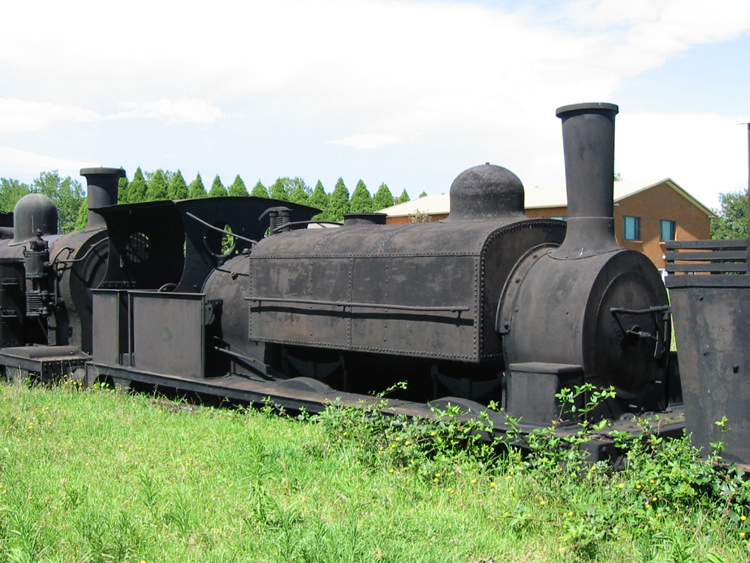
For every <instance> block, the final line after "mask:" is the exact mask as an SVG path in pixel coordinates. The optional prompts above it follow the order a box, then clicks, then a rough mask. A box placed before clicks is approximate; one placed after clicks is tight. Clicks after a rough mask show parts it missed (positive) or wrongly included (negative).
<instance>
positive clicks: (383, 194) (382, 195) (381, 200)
mask: <svg viewBox="0 0 750 563" xmlns="http://www.w3.org/2000/svg"><path fill="white" fill-rule="evenodd" d="M395 203H396V198H394V197H393V194H392V193H391V190H390V189H388V186H387V185H386V184H385V182H384V183H382V184H380V187H379V188H378V191H377V192H375V196H374V197H373V198H372V208H373V210H374V211H380V210H381V209H385V208H386V207H391V206H392V205H394V204H395Z"/></svg>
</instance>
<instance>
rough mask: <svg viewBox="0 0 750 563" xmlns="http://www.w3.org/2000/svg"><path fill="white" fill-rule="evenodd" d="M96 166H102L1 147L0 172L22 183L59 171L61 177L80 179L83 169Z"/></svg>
mask: <svg viewBox="0 0 750 563" xmlns="http://www.w3.org/2000/svg"><path fill="white" fill-rule="evenodd" d="M94 166H100V164H98V163H94V162H87V161H82V160H70V159H64V158H58V157H54V156H49V155H43V154H36V153H33V152H29V151H22V150H18V149H14V148H10V147H0V170H3V176H5V177H8V178H14V179H16V180H20V181H22V182H30V181H31V180H33V179H34V178H37V177H38V176H39V173H40V172H43V171H47V170H57V171H58V172H59V173H60V175H61V176H70V177H72V178H78V177H79V175H80V171H81V168H89V167H94Z"/></svg>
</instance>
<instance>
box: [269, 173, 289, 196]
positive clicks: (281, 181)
mask: <svg viewBox="0 0 750 563" xmlns="http://www.w3.org/2000/svg"><path fill="white" fill-rule="evenodd" d="M291 188H292V179H291V178H289V177H287V176H285V177H283V178H277V179H276V181H275V182H274V183H273V185H272V186H271V189H270V190H268V193H269V195H270V197H271V199H278V200H281V201H289V196H290V195H291V193H292V192H291V191H290V189H291ZM295 188H296V186H295Z"/></svg>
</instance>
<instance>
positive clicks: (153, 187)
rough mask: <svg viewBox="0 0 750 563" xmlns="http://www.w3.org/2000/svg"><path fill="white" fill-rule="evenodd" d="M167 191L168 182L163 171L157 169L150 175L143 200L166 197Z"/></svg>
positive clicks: (155, 199)
mask: <svg viewBox="0 0 750 563" xmlns="http://www.w3.org/2000/svg"><path fill="white" fill-rule="evenodd" d="M168 191H169V184H168V183H167V179H166V177H165V175H164V171H163V170H161V169H159V170H157V171H156V172H154V173H153V174H152V175H151V180H150V181H149V182H148V188H147V189H146V200H145V201H157V200H163V199H167V194H168Z"/></svg>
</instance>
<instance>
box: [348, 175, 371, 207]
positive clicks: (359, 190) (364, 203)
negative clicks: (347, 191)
mask: <svg viewBox="0 0 750 563" xmlns="http://www.w3.org/2000/svg"><path fill="white" fill-rule="evenodd" d="M372 210H373V203H372V196H371V195H370V191H369V190H368V189H367V186H365V183H364V182H363V181H362V180H359V182H357V186H356V187H355V188H354V192H353V193H352V199H351V201H350V202H349V212H350V213H360V212H362V211H372Z"/></svg>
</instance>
